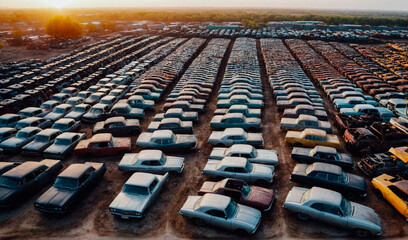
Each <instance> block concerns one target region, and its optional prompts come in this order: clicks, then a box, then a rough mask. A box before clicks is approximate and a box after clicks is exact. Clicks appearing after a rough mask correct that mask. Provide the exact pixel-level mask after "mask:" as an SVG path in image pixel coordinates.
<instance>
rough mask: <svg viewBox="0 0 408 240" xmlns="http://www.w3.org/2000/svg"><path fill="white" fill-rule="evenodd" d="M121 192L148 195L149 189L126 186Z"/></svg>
mask: <svg viewBox="0 0 408 240" xmlns="http://www.w3.org/2000/svg"><path fill="white" fill-rule="evenodd" d="M123 192H125V193H129V194H133V195H148V194H149V189H148V188H147V187H141V186H133V185H127V184H125V186H124V187H123Z"/></svg>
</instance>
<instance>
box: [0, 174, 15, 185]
mask: <svg viewBox="0 0 408 240" xmlns="http://www.w3.org/2000/svg"><path fill="white" fill-rule="evenodd" d="M0 186H3V187H7V188H19V187H20V179H18V178H11V177H5V176H3V177H1V178H0Z"/></svg>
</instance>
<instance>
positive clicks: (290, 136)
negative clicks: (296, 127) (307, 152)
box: [285, 128, 340, 149]
mask: <svg viewBox="0 0 408 240" xmlns="http://www.w3.org/2000/svg"><path fill="white" fill-rule="evenodd" d="M285 141H286V142H287V143H289V144H291V145H293V146H294V147H302V146H305V147H316V146H317V145H321V146H327V147H333V148H336V149H337V148H339V147H340V140H339V138H338V137H337V136H336V135H332V134H327V133H326V131H324V130H320V129H312V128H307V129H305V130H303V131H302V132H299V131H288V132H287V133H286V136H285Z"/></svg>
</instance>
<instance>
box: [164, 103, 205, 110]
mask: <svg viewBox="0 0 408 240" xmlns="http://www.w3.org/2000/svg"><path fill="white" fill-rule="evenodd" d="M170 108H181V109H183V111H186V112H198V113H200V112H202V111H204V104H192V103H190V102H188V101H175V102H172V103H166V104H165V105H164V107H163V110H164V111H167V110H168V109H170Z"/></svg>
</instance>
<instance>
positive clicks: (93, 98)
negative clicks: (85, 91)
mask: <svg viewBox="0 0 408 240" xmlns="http://www.w3.org/2000/svg"><path fill="white" fill-rule="evenodd" d="M99 97H100V96H99V95H91V96H90V98H91V99H92V100H99Z"/></svg>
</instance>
